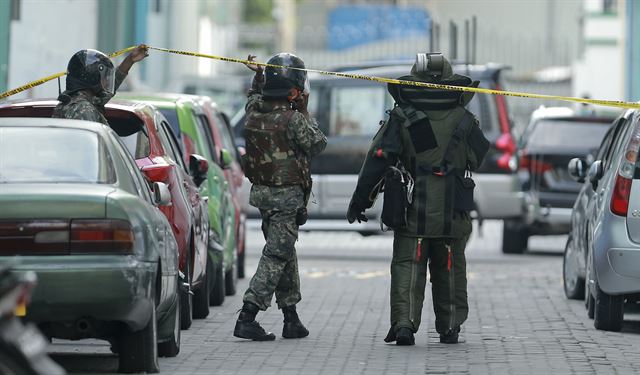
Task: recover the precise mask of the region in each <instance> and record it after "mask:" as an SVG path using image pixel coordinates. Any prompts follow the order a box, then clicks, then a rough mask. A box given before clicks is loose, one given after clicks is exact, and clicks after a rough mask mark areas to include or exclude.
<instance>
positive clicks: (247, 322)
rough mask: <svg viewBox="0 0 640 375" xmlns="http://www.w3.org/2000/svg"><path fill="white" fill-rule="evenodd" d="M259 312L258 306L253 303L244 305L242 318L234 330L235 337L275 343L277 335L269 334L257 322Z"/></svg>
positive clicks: (241, 313) (239, 318)
mask: <svg viewBox="0 0 640 375" xmlns="http://www.w3.org/2000/svg"><path fill="white" fill-rule="evenodd" d="M259 310H260V309H259V308H258V306H256V305H254V304H253V303H249V302H245V303H244V305H242V310H241V311H240V316H239V317H238V320H237V321H236V328H235V329H234V330H233V335H234V336H235V337H239V338H241V339H249V340H253V341H273V340H275V339H276V335H274V334H273V333H271V332H269V333H267V332H266V331H265V330H264V329H263V328H262V327H261V326H260V323H258V322H256V315H258V311H259Z"/></svg>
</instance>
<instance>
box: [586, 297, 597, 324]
mask: <svg viewBox="0 0 640 375" xmlns="http://www.w3.org/2000/svg"><path fill="white" fill-rule="evenodd" d="M586 304H587V317H589V319H593V318H594V317H595V315H596V299H595V298H593V296H592V295H591V293H589V291H587V302H586Z"/></svg>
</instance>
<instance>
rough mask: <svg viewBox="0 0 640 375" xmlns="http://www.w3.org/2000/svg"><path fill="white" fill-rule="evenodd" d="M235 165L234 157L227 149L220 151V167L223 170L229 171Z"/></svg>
mask: <svg viewBox="0 0 640 375" xmlns="http://www.w3.org/2000/svg"><path fill="white" fill-rule="evenodd" d="M231 163H233V156H231V153H230V152H229V150H227V149H226V148H223V149H222V150H220V167H221V168H222V169H229V168H230V167H231Z"/></svg>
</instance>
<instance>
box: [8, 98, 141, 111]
mask: <svg viewBox="0 0 640 375" xmlns="http://www.w3.org/2000/svg"><path fill="white" fill-rule="evenodd" d="M58 103H60V102H59V101H58V100H57V99H52V98H45V99H18V100H11V101H7V102H2V103H0V108H3V107H4V108H6V107H20V106H29V107H55V106H56V105H58ZM105 107H107V108H112V109H118V110H123V111H129V112H144V111H149V110H152V108H151V106H150V105H149V104H148V103H144V102H139V101H134V100H128V99H125V98H114V99H111V100H110V101H109V103H107V104H106V105H105Z"/></svg>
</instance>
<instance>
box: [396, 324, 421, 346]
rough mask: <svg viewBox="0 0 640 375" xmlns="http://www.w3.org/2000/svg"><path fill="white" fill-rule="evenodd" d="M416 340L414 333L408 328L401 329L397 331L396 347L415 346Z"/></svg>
mask: <svg viewBox="0 0 640 375" xmlns="http://www.w3.org/2000/svg"><path fill="white" fill-rule="evenodd" d="M415 344H416V339H415V338H414V337H413V332H411V330H410V329H409V328H407V327H400V328H398V330H397V331H396V345H415Z"/></svg>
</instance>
